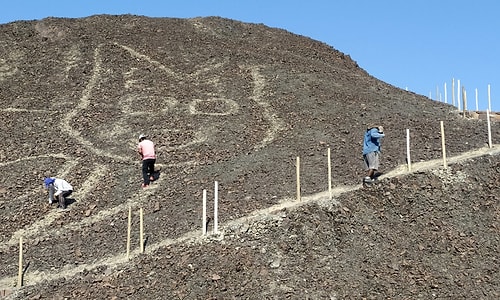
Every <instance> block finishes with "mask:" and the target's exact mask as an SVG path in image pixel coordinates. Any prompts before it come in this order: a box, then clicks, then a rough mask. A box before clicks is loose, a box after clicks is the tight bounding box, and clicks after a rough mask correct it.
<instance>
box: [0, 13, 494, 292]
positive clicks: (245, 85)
mask: <svg viewBox="0 0 500 300" xmlns="http://www.w3.org/2000/svg"><path fill="white" fill-rule="evenodd" d="M0 36H1V40H2V43H1V44H0V101H1V102H0V103H1V106H0V113H1V115H2V118H1V119H0V124H1V126H2V129H3V130H2V131H1V132H0V139H1V140H2V147H1V148H0V171H2V173H3V174H4V175H3V176H2V177H0V208H1V209H2V212H3V213H2V214H1V215H0V221H1V223H2V229H1V230H0V239H1V241H2V243H1V244H0V257H1V261H2V264H0V289H3V290H5V291H6V292H7V293H10V296H9V297H11V298H16V299H46V298H47V299H49V298H50V299H64V298H72V299H113V297H115V298H116V299H120V298H129V299H146V298H149V299H233V298H236V299H283V298H289V299H308V298H309V299H336V298H340V299H344V298H358V299H359V298H401V299H429V298H432V297H436V298H454V299H460V298H470V297H472V298H482V299H495V298H498V296H499V295H498V290H499V288H498V287H499V282H500V280H499V276H498V274H497V272H495V270H496V269H498V249H499V243H498V242H499V231H498V228H499V223H498V221H499V220H498V217H499V215H498V211H499V203H498V194H499V190H498V189H499V188H498V186H499V183H500V182H499V179H498V178H499V175H500V162H499V159H498V157H499V156H498V154H494V155H489V154H485V155H480V156H475V157H474V158H471V159H469V160H465V161H456V162H454V161H452V162H451V163H450V166H449V168H448V169H447V170H444V169H442V168H439V165H437V166H436V168H434V169H424V170H418V169H417V170H418V172H416V173H414V174H410V175H405V174H404V173H405V172H402V173H398V172H400V171H399V170H402V168H404V165H405V159H406V152H405V151H406V150H405V149H406V129H407V128H408V129H410V134H411V144H412V152H411V154H412V161H413V162H419V161H424V162H426V161H436V160H438V161H439V159H440V157H441V153H442V149H441V139H440V138H441V136H440V121H443V122H444V126H445V130H446V149H447V155H448V156H449V157H454V156H457V155H459V154H462V153H466V152H469V151H475V150H477V149H482V148H483V147H484V146H485V145H486V143H487V141H488V139H487V138H488V137H487V122H485V121H484V120H481V119H479V120H477V119H466V118H462V117H461V116H460V115H459V113H458V112H456V111H455V110H454V108H452V107H451V106H448V105H445V104H442V103H437V102H433V101H430V100H428V99H427V98H425V97H422V96H419V95H416V94H413V93H410V92H406V91H403V90H400V89H397V88H395V87H392V86H390V85H388V84H385V83H383V82H381V81H379V80H377V79H376V78H373V77H371V76H370V75H369V74H367V73H366V72H365V71H364V70H363V69H361V68H359V66H358V65H357V64H356V62H354V61H352V60H351V59H350V57H349V56H348V55H345V54H343V53H341V52H339V51H337V50H335V49H334V48H332V47H330V46H328V45H325V44H322V43H319V42H317V41H314V40H311V39H309V38H307V37H302V36H297V35H294V34H291V33H289V32H286V31H283V30H279V29H274V28H269V27H266V26H263V25H257V24H245V23H241V22H237V21H233V20H227V19H221V18H199V19H168V18H156V19H155V18H145V17H138V16H130V15H124V16H94V17H89V18H84V19H55V18H50V19H44V20H40V21H31V22H14V23H9V24H4V25H0ZM370 123H381V124H382V125H383V126H384V128H385V131H386V133H387V137H386V138H385V139H384V145H383V160H382V163H383V166H382V171H383V172H385V173H386V175H385V176H386V177H385V178H383V179H382V180H381V184H380V185H378V186H376V187H374V188H372V189H369V190H366V189H359V181H360V178H361V177H362V176H363V175H364V172H363V170H362V164H361V157H360V151H361V138H362V134H363V132H364V130H365V128H366V125H367V124H370ZM140 133H147V134H149V135H150V137H151V138H152V140H153V141H154V142H155V143H156V144H157V149H158V154H159V157H158V166H159V167H161V169H162V174H161V177H160V180H159V181H158V182H156V183H155V184H154V185H153V186H152V187H151V188H150V189H148V190H145V191H144V190H141V189H140V182H141V179H140V170H139V169H140V162H139V161H138V159H137V156H136V154H135V153H134V151H135V146H136V142H137V140H136V139H137V136H138V135H139V134H140ZM499 137H500V128H499V126H498V123H493V124H492V139H493V141H498V138H499ZM328 148H330V149H331V153H332V180H333V187H334V190H335V191H336V194H335V197H334V199H330V198H329V197H328V195H326V194H325V193H324V192H325V191H326V190H327V187H328V182H327V171H328V170H327V159H326V154H327V149H328ZM494 149H496V147H495V148H494ZM487 151H489V149H488V150H487ZM495 153H496V152H495ZM296 157H301V182H302V194H303V196H304V197H305V199H308V198H307V197H309V199H310V198H311V197H313V198H314V197H316V198H317V199H315V200H318V201H311V202H307V201H305V202H304V204H303V205H300V206H298V207H295V206H290V205H289V204H286V203H291V202H289V201H290V200H293V199H294V197H295V190H296V182H295V161H296ZM391 170H392V173H391V172H390V171H391ZM46 173H49V174H51V175H53V176H58V177H64V178H66V179H67V180H68V181H70V182H71V183H72V184H73V185H74V186H75V193H74V200H73V202H72V203H71V204H70V211H69V212H66V213H58V212H57V211H56V210H55V208H54V207H50V206H48V204H46V200H45V198H46V196H45V195H44V193H43V191H42V189H41V182H42V178H43V175H44V174H46ZM214 181H217V182H218V183H219V189H220V190H219V220H220V226H221V228H220V234H218V235H211V236H209V237H207V238H202V239H200V238H199V235H200V233H201V214H202V207H201V200H202V191H203V189H206V190H207V194H208V199H209V200H211V199H213V194H214V191H213V186H214ZM209 202H210V201H209ZM280 205H281V206H282V207H280ZM129 207H132V209H133V212H134V216H133V230H132V236H133V237H134V239H133V241H132V247H133V252H132V258H131V260H130V261H129V262H128V263H127V260H126V256H125V253H126V234H127V232H126V228H127V227H126V226H127V214H128V209H129ZM276 207H280V209H278V210H270V209H269V208H276ZM139 208H143V209H144V212H145V215H144V226H145V232H146V235H147V241H146V254H140V253H138V238H137V236H138V234H139V232H138V231H139V229H138V224H139V220H138V219H139V218H138V210H139ZM209 213H210V214H211V213H212V207H210V208H209ZM255 214H257V215H258V216H259V217H258V218H257V217H251V216H255ZM242 220H247V221H246V222H242ZM212 224H213V222H212V223H210V224H209V225H210V226H211V225H212ZM210 228H211V227H210ZM21 236H22V237H23V240H24V257H25V264H26V266H25V267H26V272H25V276H24V284H25V287H23V288H22V289H16V288H14V287H15V285H16V283H17V278H16V275H17V270H18V263H17V261H18V257H17V255H18V243H19V238H20V237H21Z"/></svg>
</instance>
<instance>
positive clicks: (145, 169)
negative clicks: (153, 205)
mask: <svg viewBox="0 0 500 300" xmlns="http://www.w3.org/2000/svg"><path fill="white" fill-rule="evenodd" d="M155 162H156V159H144V160H143V161H142V179H143V180H144V184H145V185H149V183H150V182H151V180H150V179H149V177H150V176H153V173H154V171H155Z"/></svg>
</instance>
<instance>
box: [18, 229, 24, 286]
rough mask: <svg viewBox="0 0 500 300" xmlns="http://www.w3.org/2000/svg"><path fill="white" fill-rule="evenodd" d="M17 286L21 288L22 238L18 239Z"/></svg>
mask: <svg viewBox="0 0 500 300" xmlns="http://www.w3.org/2000/svg"><path fill="white" fill-rule="evenodd" d="M17 286H18V287H22V286H23V237H22V236H21V237H19V273H18V275H17Z"/></svg>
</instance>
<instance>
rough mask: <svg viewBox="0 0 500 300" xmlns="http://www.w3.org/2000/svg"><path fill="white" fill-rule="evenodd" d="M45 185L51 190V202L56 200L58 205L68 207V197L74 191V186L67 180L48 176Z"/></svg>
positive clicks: (62, 207)
mask: <svg viewBox="0 0 500 300" xmlns="http://www.w3.org/2000/svg"><path fill="white" fill-rule="evenodd" d="M43 183H44V186H45V188H46V189H48V190H49V204H52V203H54V202H55V201H56V199H57V202H58V204H59V205H58V207H59V208H61V209H66V197H68V196H69V195H71V193H73V187H72V186H71V184H69V183H68V182H67V181H66V180H64V179H61V178H55V177H46V178H45V179H44V180H43Z"/></svg>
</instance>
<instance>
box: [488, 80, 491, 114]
mask: <svg viewBox="0 0 500 300" xmlns="http://www.w3.org/2000/svg"><path fill="white" fill-rule="evenodd" d="M488 110H489V111H491V93H490V85H489V84H488Z"/></svg>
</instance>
